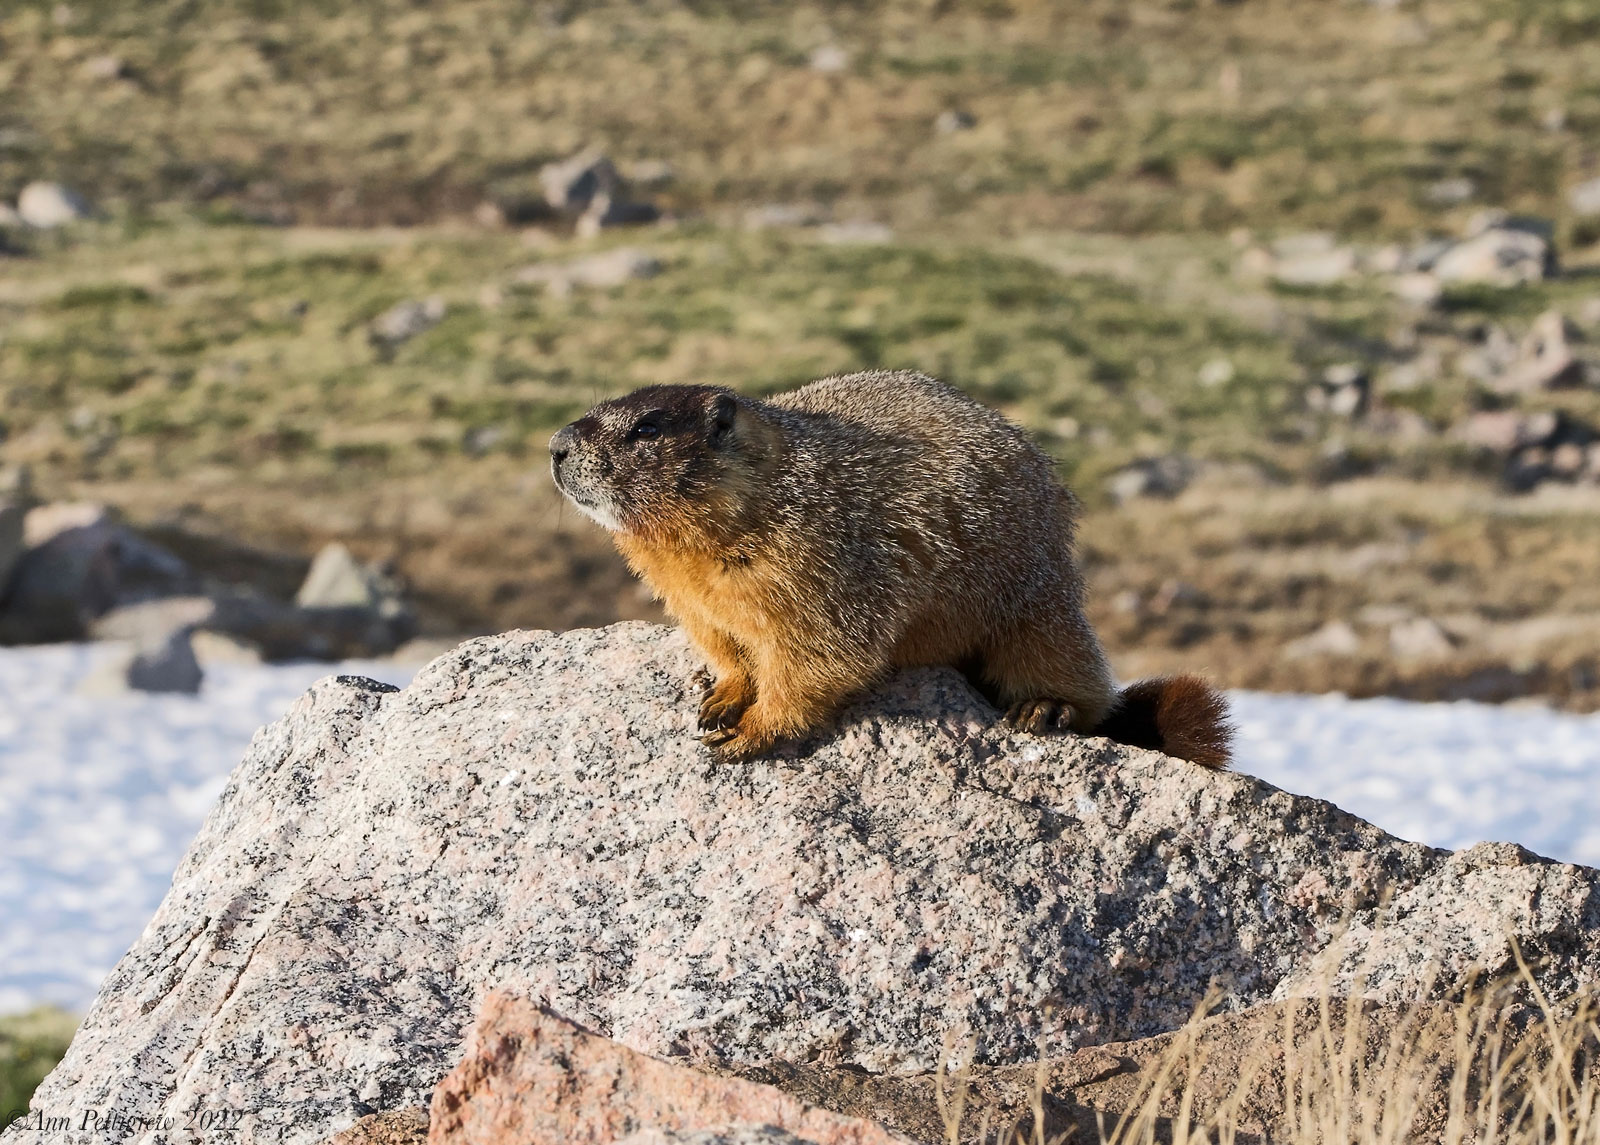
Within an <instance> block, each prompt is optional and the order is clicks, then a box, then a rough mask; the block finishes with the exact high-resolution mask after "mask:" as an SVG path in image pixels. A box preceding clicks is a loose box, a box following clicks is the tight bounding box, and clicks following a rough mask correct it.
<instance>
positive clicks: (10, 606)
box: [0, 502, 198, 644]
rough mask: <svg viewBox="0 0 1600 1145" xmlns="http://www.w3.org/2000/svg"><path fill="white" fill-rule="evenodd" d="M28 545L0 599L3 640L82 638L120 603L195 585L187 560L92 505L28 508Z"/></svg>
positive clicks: (25, 540) (25, 532) (25, 525)
mask: <svg viewBox="0 0 1600 1145" xmlns="http://www.w3.org/2000/svg"><path fill="white" fill-rule="evenodd" d="M23 543H24V545H25V549H24V552H23V553H22V555H21V557H20V558H19V559H18V561H17V563H16V567H15V569H14V571H13V572H12V575H11V577H10V580H9V583H8V584H7V585H6V587H5V591H4V595H3V597H0V643H4V644H45V643H50V642H53V641H60V640H81V639H83V638H84V637H85V635H87V634H88V631H89V628H90V627H91V625H92V624H93V622H94V621H95V620H96V619H97V618H98V617H100V616H103V615H104V614H105V613H107V612H109V611H111V610H112V609H113V608H116V607H117V606H118V605H122V604H130V603H134V602H137V601H140V600H147V599H151V598H155V597H162V596H171V595H175V594H180V593H189V592H193V591H195V589H196V588H197V587H198V581H197V578H196V577H195V575H194V572H193V570H191V569H190V568H189V567H188V566H187V565H186V564H185V563H184V562H183V561H181V560H180V559H178V558H177V557H176V556H174V555H173V554H172V553H170V552H168V551H167V550H166V549H164V548H162V547H161V546H160V545H157V544H155V543H153V542H151V541H149V540H146V539H145V538H144V537H142V536H140V535H139V534H138V533H137V532H135V531H134V530H133V529H130V528H128V527H127V526H126V525H123V524H121V523H120V522H118V521H117V520H116V519H115V518H114V517H113V516H112V515H111V513H110V512H109V511H108V510H107V509H106V508H105V506H103V505H97V504H94V503H92V502H61V503H56V504H50V505H40V506H37V507H35V508H33V509H30V510H29V511H28V513H27V515H26V517H25V518H24V521H23Z"/></svg>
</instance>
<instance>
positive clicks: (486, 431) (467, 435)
mask: <svg viewBox="0 0 1600 1145" xmlns="http://www.w3.org/2000/svg"><path fill="white" fill-rule="evenodd" d="M507 436H508V435H507V434H506V427H505V426H503V425H475V426H472V427H471V428H470V429H467V430H466V431H465V432H463V433H462V435H461V452H463V453H465V454H466V455H467V456H468V457H482V456H484V455H485V454H487V453H489V452H491V451H492V450H494V449H495V448H496V447H497V446H499V445H500V444H502V443H503V442H504V441H505V440H506V438H507Z"/></svg>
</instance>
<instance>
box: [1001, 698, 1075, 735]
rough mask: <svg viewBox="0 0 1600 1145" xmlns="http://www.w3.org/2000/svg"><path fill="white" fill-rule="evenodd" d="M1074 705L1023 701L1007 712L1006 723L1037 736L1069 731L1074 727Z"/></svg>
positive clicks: (1056, 702)
mask: <svg viewBox="0 0 1600 1145" xmlns="http://www.w3.org/2000/svg"><path fill="white" fill-rule="evenodd" d="M1072 717H1073V711H1072V705H1071V704H1067V703H1063V702H1062V701H1060V700H1051V699H1043V700H1023V701H1022V702H1021V703H1016V704H1012V705H1011V707H1010V708H1009V709H1007V711H1006V722H1007V723H1009V724H1010V725H1011V726H1012V727H1015V728H1017V729H1019V730H1020V731H1025V732H1029V733H1031V734H1033V735H1036V736H1042V735H1050V734H1052V733H1055V732H1064V731H1068V730H1070V729H1071V727H1072Z"/></svg>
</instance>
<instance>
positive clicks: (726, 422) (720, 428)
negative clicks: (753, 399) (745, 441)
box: [711, 394, 739, 445]
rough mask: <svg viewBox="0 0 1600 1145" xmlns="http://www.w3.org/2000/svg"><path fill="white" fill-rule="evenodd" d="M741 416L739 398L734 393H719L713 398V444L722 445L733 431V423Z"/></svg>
mask: <svg viewBox="0 0 1600 1145" xmlns="http://www.w3.org/2000/svg"><path fill="white" fill-rule="evenodd" d="M738 417H739V399H738V398H736V397H734V396H733V395H732V394H718V395H716V397H714V398H712V399H711V444H713V445H721V444H722V443H723V442H725V441H727V440H728V435H729V434H731V433H732V432H733V423H734V422H735V421H736V420H737V419H738Z"/></svg>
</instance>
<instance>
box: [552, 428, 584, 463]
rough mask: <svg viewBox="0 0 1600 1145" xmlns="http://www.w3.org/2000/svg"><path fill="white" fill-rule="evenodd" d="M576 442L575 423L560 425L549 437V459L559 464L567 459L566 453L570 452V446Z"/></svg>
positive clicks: (576, 430) (576, 429)
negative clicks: (552, 435) (554, 433)
mask: <svg viewBox="0 0 1600 1145" xmlns="http://www.w3.org/2000/svg"><path fill="white" fill-rule="evenodd" d="M577 444H578V427H577V426H576V425H569V426H564V427H562V428H561V429H560V430H558V431H556V435H555V436H554V437H552V438H551V439H550V460H552V461H554V462H555V463H556V464H557V465H560V464H561V463H562V462H563V461H565V460H566V459H567V454H569V453H571V452H572V447H573V446H575V445H577Z"/></svg>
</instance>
